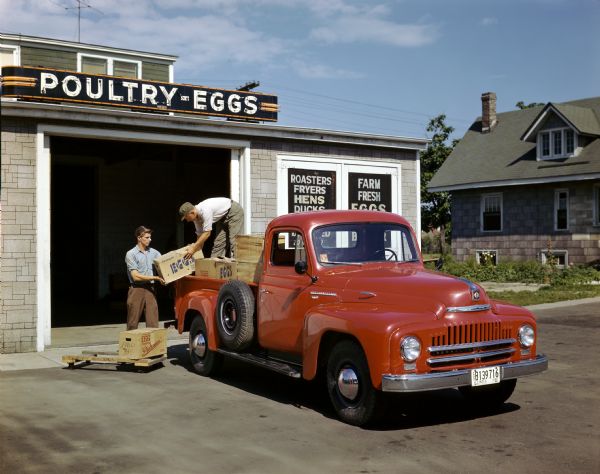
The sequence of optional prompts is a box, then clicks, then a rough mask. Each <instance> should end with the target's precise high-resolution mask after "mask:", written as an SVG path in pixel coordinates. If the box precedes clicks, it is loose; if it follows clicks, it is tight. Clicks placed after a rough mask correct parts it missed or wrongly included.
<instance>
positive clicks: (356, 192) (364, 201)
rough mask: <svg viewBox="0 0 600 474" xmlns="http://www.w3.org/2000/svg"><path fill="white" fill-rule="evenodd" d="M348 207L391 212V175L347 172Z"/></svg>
mask: <svg viewBox="0 0 600 474" xmlns="http://www.w3.org/2000/svg"><path fill="white" fill-rule="evenodd" d="M348 207H349V209H366V210H371V211H387V212H392V175H390V174H369V173H348Z"/></svg>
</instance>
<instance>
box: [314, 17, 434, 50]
mask: <svg viewBox="0 0 600 474" xmlns="http://www.w3.org/2000/svg"><path fill="white" fill-rule="evenodd" d="M438 36H439V33H438V28H437V27H436V26H434V25H402V24H398V23H393V22H390V21H387V20H382V19H378V18H371V17H360V16H357V17H346V18H340V19H339V20H337V21H334V22H333V23H331V24H329V25H328V26H327V27H320V28H315V29H313V30H312V32H311V37H312V38H314V39H317V40H320V41H325V42H326V43H354V42H362V43H381V44H388V45H391V46H400V47H415V46H423V45H426V44H430V43H433V42H434V41H436V40H437V38H438Z"/></svg>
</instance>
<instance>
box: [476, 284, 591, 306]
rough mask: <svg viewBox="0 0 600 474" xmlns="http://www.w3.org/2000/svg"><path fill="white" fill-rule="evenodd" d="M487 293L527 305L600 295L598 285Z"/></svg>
mask: <svg viewBox="0 0 600 474" xmlns="http://www.w3.org/2000/svg"><path fill="white" fill-rule="evenodd" d="M487 294H488V295H489V297H490V298H492V299H495V300H501V301H507V302H509V303H513V304H517V305H520V306H529V305H534V304H541V303H554V302H556V301H566V300H578V299H581V298H593V297H595V296H600V285H577V286H568V287H567V286H555V287H544V288H541V289H539V290H538V291H488V292H487Z"/></svg>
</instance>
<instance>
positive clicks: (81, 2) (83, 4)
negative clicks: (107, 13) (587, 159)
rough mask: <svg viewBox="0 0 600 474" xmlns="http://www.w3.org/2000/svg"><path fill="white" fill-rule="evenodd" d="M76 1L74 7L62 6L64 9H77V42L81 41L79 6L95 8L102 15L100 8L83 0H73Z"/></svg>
mask: <svg viewBox="0 0 600 474" xmlns="http://www.w3.org/2000/svg"><path fill="white" fill-rule="evenodd" d="M75 1H76V2H77V6H76V7H63V8H64V9H65V10H75V9H77V42H78V43H81V8H82V7H83V8H91V9H92V10H96V11H97V12H98V13H100V14H101V15H104V13H102V12H101V11H100V10H98V9H97V8H95V7H93V6H91V5H90V4H89V3H87V2H85V1H84V0H75Z"/></svg>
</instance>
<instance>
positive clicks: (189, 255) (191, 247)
mask: <svg viewBox="0 0 600 474" xmlns="http://www.w3.org/2000/svg"><path fill="white" fill-rule="evenodd" d="M197 251H198V250H197V249H196V245H195V244H192V245H189V246H188V248H187V253H186V254H185V255H184V256H183V258H185V259H188V258H192V257H193V256H194V254H195V253H196V252H197Z"/></svg>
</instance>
